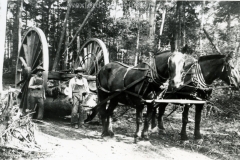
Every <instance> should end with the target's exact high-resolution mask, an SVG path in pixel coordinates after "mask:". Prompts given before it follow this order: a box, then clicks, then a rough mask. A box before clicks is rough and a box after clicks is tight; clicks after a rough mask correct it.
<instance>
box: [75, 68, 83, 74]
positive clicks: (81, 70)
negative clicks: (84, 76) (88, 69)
mask: <svg viewBox="0 0 240 160" xmlns="http://www.w3.org/2000/svg"><path fill="white" fill-rule="evenodd" d="M79 72H85V69H84V68H82V67H78V68H76V69H75V70H74V73H79Z"/></svg>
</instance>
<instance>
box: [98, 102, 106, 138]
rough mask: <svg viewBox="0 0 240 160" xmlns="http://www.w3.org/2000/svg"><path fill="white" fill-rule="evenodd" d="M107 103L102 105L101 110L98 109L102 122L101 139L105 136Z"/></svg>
mask: <svg viewBox="0 0 240 160" xmlns="http://www.w3.org/2000/svg"><path fill="white" fill-rule="evenodd" d="M106 105H107V103H105V104H103V105H102V106H101V108H100V109H99V115H100V117H101V121H102V137H104V136H107V132H106V130H107V129H106V123H107V113H106V112H107V109H106Z"/></svg>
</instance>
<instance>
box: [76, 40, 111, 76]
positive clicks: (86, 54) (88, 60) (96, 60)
mask: <svg viewBox="0 0 240 160" xmlns="http://www.w3.org/2000/svg"><path fill="white" fill-rule="evenodd" d="M81 56H82V57H83V59H82V60H81V59H80V58H79V57H81ZM107 63H109V53H108V50H107V48H106V45H105V44H104V43H103V41H101V40H100V39H97V38H92V39H89V40H88V41H87V42H86V43H85V44H83V46H82V47H81V48H80V52H79V54H78V57H77V60H76V61H75V64H74V68H77V67H79V66H80V65H83V66H84V68H85V69H86V73H87V74H90V75H96V74H97V73H98V71H99V68H101V66H103V65H105V64H107Z"/></svg>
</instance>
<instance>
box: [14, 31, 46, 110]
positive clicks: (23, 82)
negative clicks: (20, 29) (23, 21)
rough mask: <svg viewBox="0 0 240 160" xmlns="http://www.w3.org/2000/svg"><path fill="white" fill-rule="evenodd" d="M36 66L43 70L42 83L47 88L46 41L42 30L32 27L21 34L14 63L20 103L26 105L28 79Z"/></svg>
mask: <svg viewBox="0 0 240 160" xmlns="http://www.w3.org/2000/svg"><path fill="white" fill-rule="evenodd" d="M38 66H42V67H43V68H44V70H45V71H44V72H43V81H44V83H43V85H44V88H45V89H47V80H48V66H49V55H48V43H47V40H46V37H45V35H44V33H43V31H42V30H41V29H39V28H36V27H32V28H29V29H28V31H27V32H26V33H25V35H24V36H23V39H22V43H21V46H20V49H19V52H18V57H17V64H16V74H15V85H16V87H17V86H20V87H21V88H22V90H21V91H22V101H21V105H24V106H26V105H27V94H28V84H29V80H30V78H31V74H32V73H33V72H34V70H35V69H36V67H38Z"/></svg>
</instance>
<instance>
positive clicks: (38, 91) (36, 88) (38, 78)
mask: <svg viewBox="0 0 240 160" xmlns="http://www.w3.org/2000/svg"><path fill="white" fill-rule="evenodd" d="M43 71H44V69H43V68H42V67H41V66H38V67H37V68H36V70H35V71H33V73H36V75H34V76H33V77H31V79H30V81H29V85H28V88H29V97H28V98H29V99H28V105H27V109H26V113H28V112H33V111H34V110H35V105H37V107H38V116H37V119H43V113H44V102H43V100H44V99H46V96H45V89H44V86H43V77H42V72H43Z"/></svg>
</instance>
